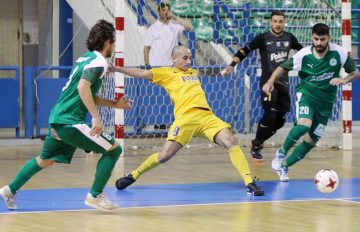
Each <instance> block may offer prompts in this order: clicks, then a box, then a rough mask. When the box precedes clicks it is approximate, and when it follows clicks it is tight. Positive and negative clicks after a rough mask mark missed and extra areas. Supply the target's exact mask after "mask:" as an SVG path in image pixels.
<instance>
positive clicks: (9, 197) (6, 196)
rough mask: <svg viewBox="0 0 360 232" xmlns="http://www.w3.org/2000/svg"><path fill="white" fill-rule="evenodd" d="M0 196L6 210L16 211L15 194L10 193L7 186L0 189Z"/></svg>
mask: <svg viewBox="0 0 360 232" xmlns="http://www.w3.org/2000/svg"><path fill="white" fill-rule="evenodd" d="M0 196H1V198H2V199H3V201H4V203H5V205H6V207H7V208H8V209H17V206H16V203H15V194H13V193H12V192H11V190H10V187H9V186H8V185H6V186H4V187H2V188H1V189H0Z"/></svg>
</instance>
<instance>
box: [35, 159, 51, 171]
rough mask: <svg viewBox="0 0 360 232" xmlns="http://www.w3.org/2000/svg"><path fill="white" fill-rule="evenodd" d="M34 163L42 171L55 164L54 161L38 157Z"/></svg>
mask: <svg viewBox="0 0 360 232" xmlns="http://www.w3.org/2000/svg"><path fill="white" fill-rule="evenodd" d="M36 162H37V164H38V165H39V166H40V167H41V168H42V169H44V168H47V167H49V166H51V165H53V164H54V163H55V161H54V160H43V159H41V158H40V156H37V157H36Z"/></svg>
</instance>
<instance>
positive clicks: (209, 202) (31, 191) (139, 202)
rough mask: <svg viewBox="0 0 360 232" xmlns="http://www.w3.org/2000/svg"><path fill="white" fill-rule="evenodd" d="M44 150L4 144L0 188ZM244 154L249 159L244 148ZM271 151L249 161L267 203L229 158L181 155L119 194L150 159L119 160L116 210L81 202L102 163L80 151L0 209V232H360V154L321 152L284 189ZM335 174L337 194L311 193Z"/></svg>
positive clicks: (295, 170) (217, 152) (210, 153)
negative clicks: (121, 183) (323, 172)
mask: <svg viewBox="0 0 360 232" xmlns="http://www.w3.org/2000/svg"><path fill="white" fill-rule="evenodd" d="M40 149H41V146H40V145H31V146H0V151H1V156H0V160H1V161H0V170H1V171H0V173H1V174H0V184H1V185H4V184H7V183H8V181H10V179H11V178H12V177H13V176H14V175H15V174H16V172H17V170H18V168H19V167H20V166H21V165H22V164H24V163H25V162H26V161H27V160H28V159H29V158H31V157H32V156H33V155H34V154H37V153H38V152H39V151H40ZM244 152H245V153H246V154H249V150H248V148H244ZM274 152H275V148H265V149H264V161H263V162H254V161H252V160H251V158H250V157H249V155H247V157H248V158H249V161H250V165H251V170H252V173H253V175H256V176H257V177H258V178H259V179H260V181H259V185H260V186H261V187H262V188H263V189H264V190H265V195H264V196H260V197H254V196H251V195H247V194H246V190H245V187H244V184H243V182H242V181H241V178H240V176H239V175H238V173H237V172H236V170H235V168H234V167H233V166H232V165H231V162H230V160H229V157H228V155H227V152H226V151H225V150H222V149H219V148H215V149H211V150H209V149H208V150H193V149H188V150H187V149H184V150H182V151H181V152H180V153H179V154H178V155H177V156H175V157H174V158H173V159H172V160H170V161H169V162H167V163H166V164H163V165H160V166H158V167H157V168H155V169H153V170H151V171H150V172H148V173H146V174H144V175H143V176H142V177H141V178H140V179H139V180H138V181H137V182H135V183H134V184H133V185H131V186H130V187H128V188H127V189H125V190H123V191H118V190H116V188H115V187H114V182H115V180H116V179H117V178H119V177H121V176H122V175H123V174H125V173H127V172H129V171H131V170H133V169H134V168H136V167H137V166H138V165H139V164H140V163H141V162H142V161H143V160H144V159H145V158H146V157H147V155H148V153H147V152H146V151H136V152H135V151H133V152H128V153H127V154H126V156H125V157H121V158H120V160H119V161H118V164H117V166H116V169H115V171H114V173H113V175H112V178H111V180H110V181H109V183H108V186H107V188H106V190H105V192H106V194H107V195H108V197H109V198H110V199H111V200H112V201H113V202H115V203H117V204H118V205H119V206H120V209H118V210H116V211H112V212H104V211H99V210H94V209H91V208H88V207H87V206H86V205H85V204H84V199H85V196H86V193H87V192H88V191H89V187H90V186H91V183H92V180H93V176H94V173H95V168H96V162H97V160H98V158H99V156H98V155H90V154H86V153H84V152H82V151H80V150H78V151H77V152H76V154H75V156H74V159H73V162H72V164H71V165H63V164H56V165H55V166H53V167H50V168H49V169H47V170H44V171H42V172H40V173H39V174H37V175H36V176H34V177H33V178H32V179H31V180H30V182H28V183H27V184H26V185H25V186H24V187H23V189H22V190H21V191H20V192H19V193H18V194H17V205H18V207H19V209H18V210H15V211H10V210H7V209H6V207H5V205H4V204H3V203H2V202H1V204H0V231H1V232H9V231H29V232H32V231H174V232H175V231H317V232H320V231H321V232H322V231H334V232H335V231H336V232H337V231H342V232H347V231H349V232H352V231H358V228H360V222H359V220H358V212H359V210H360V204H359V203H360V188H359V186H360V169H359V168H360V167H359V166H360V165H359V164H360V157H359V153H360V150H359V149H358V148H356V149H354V150H353V151H342V150H329V149H321V148H317V149H315V150H314V151H312V152H311V153H310V155H309V156H308V157H306V158H305V160H303V161H301V162H299V163H297V164H296V165H295V166H293V167H292V168H290V171H289V176H290V178H291V180H290V182H288V183H286V182H280V181H278V177H277V175H276V174H275V173H274V172H273V171H272V170H271V165H270V163H271V159H272V156H273V153H274ZM322 168H330V169H333V170H335V171H336V172H337V173H338V175H339V177H340V185H339V187H338V189H337V190H336V191H335V192H333V193H330V194H324V193H320V192H319V191H317V190H316V188H315V186H314V182H313V177H314V175H315V174H316V172H317V171H318V170H320V169H322Z"/></svg>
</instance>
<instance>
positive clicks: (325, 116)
mask: <svg viewBox="0 0 360 232" xmlns="http://www.w3.org/2000/svg"><path fill="white" fill-rule="evenodd" d="M312 40H313V45H312V46H309V47H306V48H303V49H301V50H300V51H299V52H297V53H296V54H295V55H294V56H293V57H292V58H291V59H289V60H287V61H285V62H284V63H282V64H281V65H280V66H279V67H278V68H277V69H276V70H275V71H274V72H273V74H272V76H271V77H270V79H269V80H268V82H267V83H266V84H265V85H264V86H263V88H262V90H263V91H264V92H265V93H266V94H269V93H270V92H271V91H272V90H273V89H274V82H275V80H276V79H277V78H279V77H280V76H281V75H282V74H283V73H285V72H286V71H289V70H296V71H299V74H298V75H299V77H300V79H301V82H300V84H299V85H298V86H297V87H296V90H297V102H296V114H297V118H298V119H297V124H296V125H295V126H294V127H293V128H292V129H291V130H290V132H289V134H288V136H287V138H286V139H285V142H284V144H283V146H282V147H281V148H280V149H279V150H278V151H277V152H276V154H275V156H274V158H273V160H272V168H273V170H274V171H276V173H277V174H278V175H279V177H280V180H281V181H288V180H289V177H288V167H290V166H291V165H293V164H295V163H296V162H298V161H300V160H301V159H303V158H304V157H305V155H306V154H307V153H309V151H310V150H311V149H312V148H313V147H314V146H315V144H316V142H317V141H318V140H319V139H320V137H321V136H322V135H323V134H324V131H325V127H326V125H327V122H328V120H329V118H330V116H331V111H332V109H333V105H334V102H335V101H336V93H337V86H338V85H344V84H347V83H349V82H352V81H353V80H354V79H356V78H358V77H359V72H358V70H357V69H356V66H355V64H354V62H353V60H352V59H351V57H350V56H348V54H347V52H346V51H345V50H344V49H343V48H342V47H341V46H339V45H336V44H332V43H329V41H330V32H329V27H328V26H327V25H326V24H323V23H318V24H316V25H314V27H313V29H312ZM341 67H344V69H345V71H346V72H347V73H349V74H348V75H347V76H346V77H345V78H339V76H340V69H341ZM303 135H304V140H303V142H302V143H301V144H300V145H299V146H297V147H296V148H295V149H294V151H293V152H292V153H291V155H289V156H288V157H287V158H286V159H285V157H286V155H287V153H288V151H289V150H290V148H291V147H292V146H293V145H294V144H295V143H296V142H297V140H299V139H300V137H302V136H303Z"/></svg>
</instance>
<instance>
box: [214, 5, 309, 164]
mask: <svg viewBox="0 0 360 232" xmlns="http://www.w3.org/2000/svg"><path fill="white" fill-rule="evenodd" d="M284 26H285V15H284V13H283V12H282V11H279V10H275V11H273V12H272V13H271V17H270V30H269V31H266V32H263V33H260V34H259V35H257V36H256V37H255V38H254V39H253V40H252V41H250V42H249V43H247V44H246V45H245V46H244V47H243V48H240V49H239V51H238V52H237V53H235V54H234V57H233V61H232V62H231V64H230V65H229V66H228V67H226V68H225V69H224V70H222V72H221V73H222V74H231V73H232V72H233V71H234V67H235V65H236V64H239V63H240V62H241V61H242V60H243V59H245V58H246V56H247V55H248V54H249V53H250V52H251V51H253V50H256V49H259V52H260V57H261V69H262V73H261V79H260V86H259V87H260V90H261V88H262V86H263V85H264V84H265V83H266V81H267V80H268V79H269V78H270V76H271V74H272V73H273V71H274V70H275V69H276V68H277V67H278V66H279V65H280V64H281V63H282V62H284V61H285V60H286V59H287V58H288V56H289V53H290V50H291V49H294V50H297V51H298V50H300V49H301V48H303V46H302V45H301V44H300V43H299V42H298V40H297V39H296V37H295V36H294V35H293V34H291V33H289V32H286V31H284ZM274 87H275V89H274V91H273V92H272V93H271V95H265V93H263V92H262V91H261V103H262V108H263V115H262V117H261V119H260V121H259V123H258V128H257V131H256V136H255V138H254V139H253V140H252V141H251V155H252V157H253V158H254V159H256V160H262V158H263V157H262V155H261V149H262V148H263V143H264V142H265V141H266V140H267V139H269V138H270V137H271V136H272V135H274V134H275V133H276V131H277V130H278V129H280V128H281V127H282V126H283V125H284V124H285V114H286V113H287V112H288V111H289V110H290V95H289V81H288V75H287V74H284V75H283V76H282V77H281V78H279V79H278V80H277V81H276V82H275V85H274Z"/></svg>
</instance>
